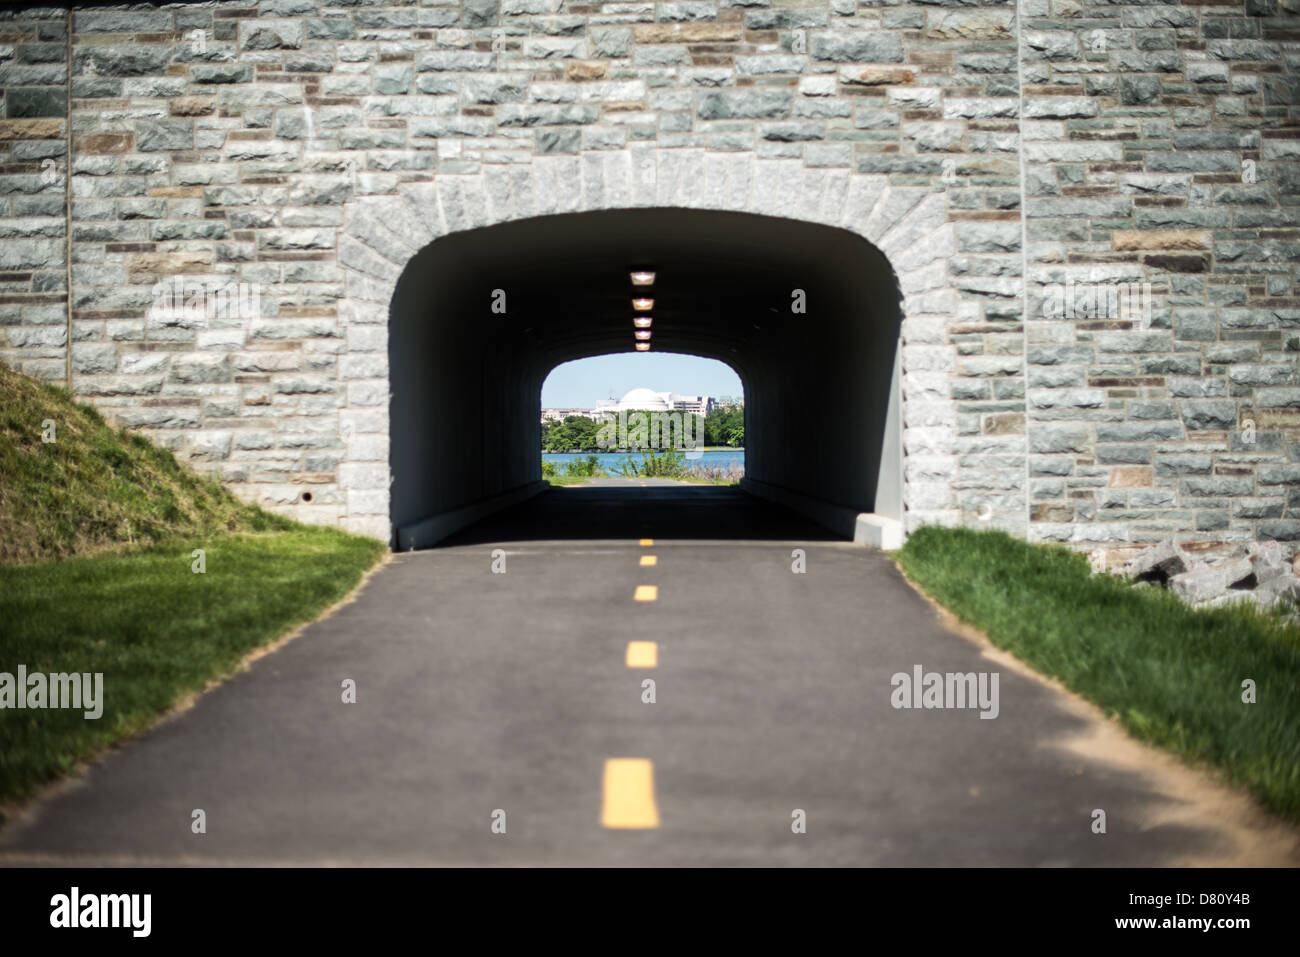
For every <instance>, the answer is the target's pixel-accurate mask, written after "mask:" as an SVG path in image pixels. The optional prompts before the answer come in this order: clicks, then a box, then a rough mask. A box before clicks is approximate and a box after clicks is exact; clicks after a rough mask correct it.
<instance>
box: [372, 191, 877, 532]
mask: <svg viewBox="0 0 1300 957" xmlns="http://www.w3.org/2000/svg"><path fill="white" fill-rule="evenodd" d="M636 270H652V271H653V272H654V274H655V278H654V283H653V285H652V286H651V287H649V288H648V289H647V288H643V287H636V286H634V285H633V284H632V282H631V279H630V273H631V272H632V271H636ZM638 296H650V297H652V298H653V299H654V305H653V309H652V314H653V326H652V329H651V332H652V337H651V339H650V345H651V349H652V350H653V351H657V352H674V353H685V354H689V355H695V356H701V357H705V358H710V359H716V360H719V361H722V362H724V363H726V364H727V365H729V366H730V367H731V368H732V369H734V370H735V371H736V373H737V375H738V376H739V377H740V380H741V383H742V385H743V387H744V394H745V400H746V406H745V437H746V450H745V458H746V462H745V471H746V477H745V479H744V480H743V482H742V488H743V489H745V490H746V491H747V492H750V493H753V494H757V495H761V496H763V497H766V498H770V499H773V500H775V501H778V502H780V503H782V504H784V505H786V506H789V507H793V508H795V509H796V510H800V511H802V512H804V513H805V514H806V515H808V516H809V517H810V518H812V519H814V520H815V521H818V522H820V523H821V524H823V525H825V526H827V527H830V528H832V529H834V530H835V531H837V532H840V533H841V534H843V535H844V536H845V537H849V538H851V537H853V534H854V532H853V519H854V518H855V517H859V516H872V515H874V516H881V517H885V518H887V519H893V520H899V519H901V518H902V472H901V446H900V437H899V432H900V429H899V382H898V354H897V353H898V340H899V324H900V320H901V313H900V300H901V296H900V293H899V290H898V282H897V279H896V277H895V275H894V273H893V270H892V269H891V267H890V265H889V263H888V261H887V260H886V258H885V256H884V255H883V254H882V253H881V252H880V251H879V250H877V249H876V248H875V247H874V246H872V245H871V244H870V243H868V242H867V241H866V240H864V239H862V238H861V237H859V236H857V235H856V234H854V233H851V232H849V231H847V230H842V229H837V228H834V227H830V226H823V225H816V224H811V223H805V222H801V221H796V220H790V219H783V218H777V217H771V216H764V215H758V214H752V213H734V212H722V211H709V210H692V209H655V208H651V209H628V210H612V211H596V212H582V213H570V214H560V215H551V216H542V217H536V218H531V219H524V220H519V221H515V222H509V223H503V224H499V225H492V226H486V227H482V228H478V229H472V230H466V231H462V232H456V233H452V234H450V235H447V236H444V237H442V238H439V239H437V240H435V241H434V242H432V243H429V244H428V245H427V246H425V247H424V248H423V249H422V250H421V251H420V252H419V253H418V254H417V255H416V256H414V257H413V258H412V259H411V260H410V262H409V263H408V264H407V266H406V268H405V269H404V271H403V272H402V275H401V277H400V279H399V280H398V283H397V286H396V288H395V291H394V294H393V300H392V304H391V310H390V317H389V339H388V348H389V376H390V393H391V398H390V436H391V452H390V455H391V459H390V466H391V489H390V494H391V509H392V511H391V519H392V527H393V529H394V535H393V538H394V540H393V545H394V547H396V548H399V549H403V550H405V549H408V548H418V547H424V546H426V545H430V544H434V543H436V542H437V541H438V540H440V539H441V538H443V537H445V536H446V535H447V534H449V533H451V532H452V531H454V530H455V529H456V528H458V527H461V526H464V525H465V524H467V523H470V522H472V521H475V520H477V519H478V518H480V517H483V516H485V515H487V514H489V513H491V512H492V511H494V510H496V509H498V508H501V507H505V506H507V505H509V504H512V503H513V502H516V501H518V500H519V499H520V498H522V497H526V496H528V495H529V494H531V493H532V492H535V491H537V490H538V489H540V488H542V487H544V486H543V485H542V483H541V451H540V412H541V387H542V383H543V381H544V380H545V379H546V377H547V375H548V374H549V373H550V371H551V370H552V369H554V368H555V367H556V366H557V365H560V364H561V363H564V362H568V361H570V360H574V359H581V358H588V357H592V356H599V355H606V354H610V353H616V352H630V351H634V348H635V347H634V339H633V322H632V319H633V316H634V314H635V312H636V310H634V308H633V304H632V299H633V298H634V297H638Z"/></svg>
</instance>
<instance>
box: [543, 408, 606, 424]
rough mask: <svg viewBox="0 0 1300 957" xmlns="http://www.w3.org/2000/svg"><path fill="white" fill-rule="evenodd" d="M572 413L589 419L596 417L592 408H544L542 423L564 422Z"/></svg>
mask: <svg viewBox="0 0 1300 957" xmlns="http://www.w3.org/2000/svg"><path fill="white" fill-rule="evenodd" d="M571 415H580V416H582V417H584V418H587V419H594V418H595V417H596V416H595V415H594V414H593V413H592V411H591V410H590V409H542V424H543V425H545V424H546V423H547V422H563V421H564V420H565V419H567V418H568V417H569V416H571Z"/></svg>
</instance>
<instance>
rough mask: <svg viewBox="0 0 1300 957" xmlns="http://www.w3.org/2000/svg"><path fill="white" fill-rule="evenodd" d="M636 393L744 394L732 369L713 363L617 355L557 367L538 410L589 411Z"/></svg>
mask: <svg viewBox="0 0 1300 957" xmlns="http://www.w3.org/2000/svg"><path fill="white" fill-rule="evenodd" d="M637 388H645V389H653V390H654V391H655V392H680V393H682V394H683V395H711V396H714V397H715V398H717V397H719V396H724V395H725V396H734V397H736V398H741V397H742V395H743V392H744V390H742V389H741V387H740V377H739V376H737V375H736V373H734V372H733V371H731V366H729V365H726V364H725V363H722V362H718V361H717V360H716V359H701V358H700V357H699V356H687V355H679V354H677V353H672V352H621V353H615V354H614V355H608V356H596V357H594V358H591V359H578V360H576V361H574V362H566V363H564V364H563V365H559V366H556V367H555V368H554V369H552V370H551V374H550V375H549V376H547V377H546V381H545V382H544V383H543V384H542V408H544V409H557V408H558V409H565V408H591V407H592V406H593V405H595V404H596V400H597V399H608V398H609V397H610V396H613V397H614V398H616V399H617V398H619V397H621V396H622V395H623V394H624V393H626V392H629V391H630V390H632V389H637Z"/></svg>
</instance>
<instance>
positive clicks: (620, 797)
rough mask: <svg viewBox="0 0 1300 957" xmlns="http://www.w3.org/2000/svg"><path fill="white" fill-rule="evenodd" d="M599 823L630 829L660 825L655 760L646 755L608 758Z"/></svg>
mask: <svg viewBox="0 0 1300 957" xmlns="http://www.w3.org/2000/svg"><path fill="white" fill-rule="evenodd" d="M600 823H601V824H602V825H603V826H605V827H610V828H628V829H632V828H640V829H645V828H654V827H658V826H659V808H658V807H657V806H656V805H655V769H654V764H653V763H651V762H650V761H649V760H647V759H646V758H608V759H606V761H605V784H604V800H603V801H602V803H601V809H600Z"/></svg>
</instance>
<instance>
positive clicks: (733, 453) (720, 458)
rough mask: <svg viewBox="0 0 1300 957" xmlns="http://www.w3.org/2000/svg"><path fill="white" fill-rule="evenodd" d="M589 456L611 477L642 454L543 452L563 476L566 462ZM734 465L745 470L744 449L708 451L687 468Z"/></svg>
mask: <svg viewBox="0 0 1300 957" xmlns="http://www.w3.org/2000/svg"><path fill="white" fill-rule="evenodd" d="M589 455H595V456H596V461H597V462H599V463H600V467H601V468H603V469H604V470H605V471H606V472H608V473H609V474H610V475H617V474H618V467H619V465H621V464H622V463H623V461H624V460H625V459H628V458H631V459H632V460H633V461H636V462H640V461H641V453H640V452H600V453H595V452H543V453H542V461H543V462H554V463H555V464H556V465H557V466H558V467H559V468H560V472H561V474H563V472H564V463H565V462H572V461H573V460H574V459H585V458H587V457H588V456H589ZM733 463H734V464H735V466H736V467H738V468H740V469H742V470H743V469H744V467H745V450H744V449H706V450H705V451H703V452H701V453H700V455H699V457H698V458H687V459H686V462H685V464H686V467H687V468H698V467H701V466H706V465H707V466H716V467H718V468H721V469H728V468H730V467H731V466H732V465H733Z"/></svg>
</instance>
